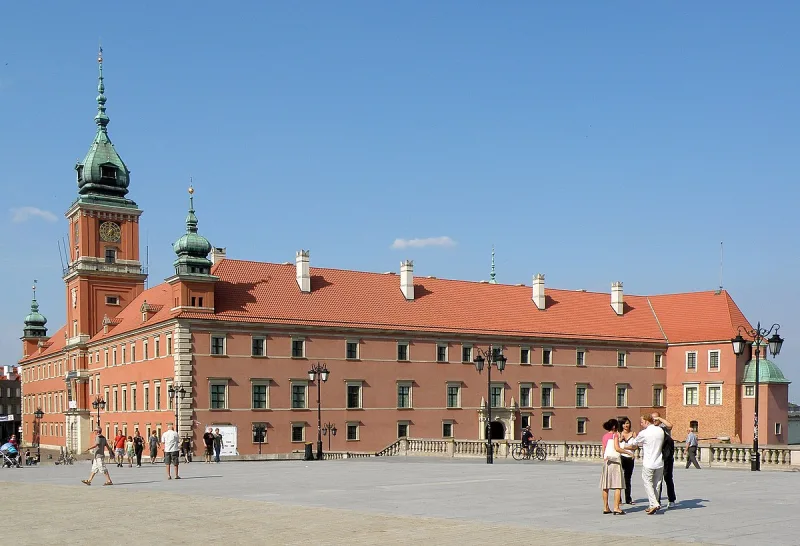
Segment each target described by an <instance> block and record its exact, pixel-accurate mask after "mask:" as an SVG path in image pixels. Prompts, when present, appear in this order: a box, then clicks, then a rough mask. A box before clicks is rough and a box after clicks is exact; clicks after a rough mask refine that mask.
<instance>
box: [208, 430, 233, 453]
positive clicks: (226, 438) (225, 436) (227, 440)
mask: <svg viewBox="0 0 800 546" xmlns="http://www.w3.org/2000/svg"><path fill="white" fill-rule="evenodd" d="M208 427H211V428H212V429H217V428H218V429H219V433H220V434H222V451H220V455H222V456H225V455H238V454H239V451H238V450H237V447H238V445H239V444H238V442H237V428H236V427H235V426H233V425H213V424H212V425H206V428H205V430H208Z"/></svg>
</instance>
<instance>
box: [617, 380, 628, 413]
mask: <svg viewBox="0 0 800 546" xmlns="http://www.w3.org/2000/svg"><path fill="white" fill-rule="evenodd" d="M617 407H618V408H626V407H628V385H627V384H621V385H617Z"/></svg>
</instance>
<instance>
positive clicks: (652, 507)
mask: <svg viewBox="0 0 800 546" xmlns="http://www.w3.org/2000/svg"><path fill="white" fill-rule="evenodd" d="M640 423H641V425H642V431H641V432H640V433H639V434H638V435H637V436H636V440H635V441H636V445H637V446H641V447H642V480H643V481H644V489H645V491H647V500H648V503H649V507H648V508H647V510H645V512H646V513H647V514H648V515H652V514H655V513H656V512H657V511H658V509H659V508H661V506H659V503H658V496H657V495H656V487H657V486H658V484H659V483H661V478H662V477H663V475H664V460H663V459H662V457H661V447H662V446H663V444H664V431H663V430H662V429H661V427H659V426H658V425H656V424H654V422H653V417H652V415H650V414H645V415H642V419H641V422H640Z"/></svg>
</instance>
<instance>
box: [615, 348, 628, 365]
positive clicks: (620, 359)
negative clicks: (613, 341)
mask: <svg viewBox="0 0 800 546" xmlns="http://www.w3.org/2000/svg"><path fill="white" fill-rule="evenodd" d="M627 365H628V353H626V352H625V351H617V367H618V368H625V367H627Z"/></svg>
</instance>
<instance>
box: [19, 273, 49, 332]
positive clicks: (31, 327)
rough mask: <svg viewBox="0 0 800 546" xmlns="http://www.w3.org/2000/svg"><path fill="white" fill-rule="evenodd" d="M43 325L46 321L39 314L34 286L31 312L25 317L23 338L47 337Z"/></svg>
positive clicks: (34, 287)
mask: <svg viewBox="0 0 800 546" xmlns="http://www.w3.org/2000/svg"><path fill="white" fill-rule="evenodd" d="M45 324H47V319H46V318H45V317H44V315H43V314H41V313H40V312H39V302H37V301H36V285H34V286H33V300H32V301H31V312H30V313H28V316H27V317H25V329H24V330H23V332H24V334H23V337H47V328H45V326H44V325H45Z"/></svg>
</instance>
